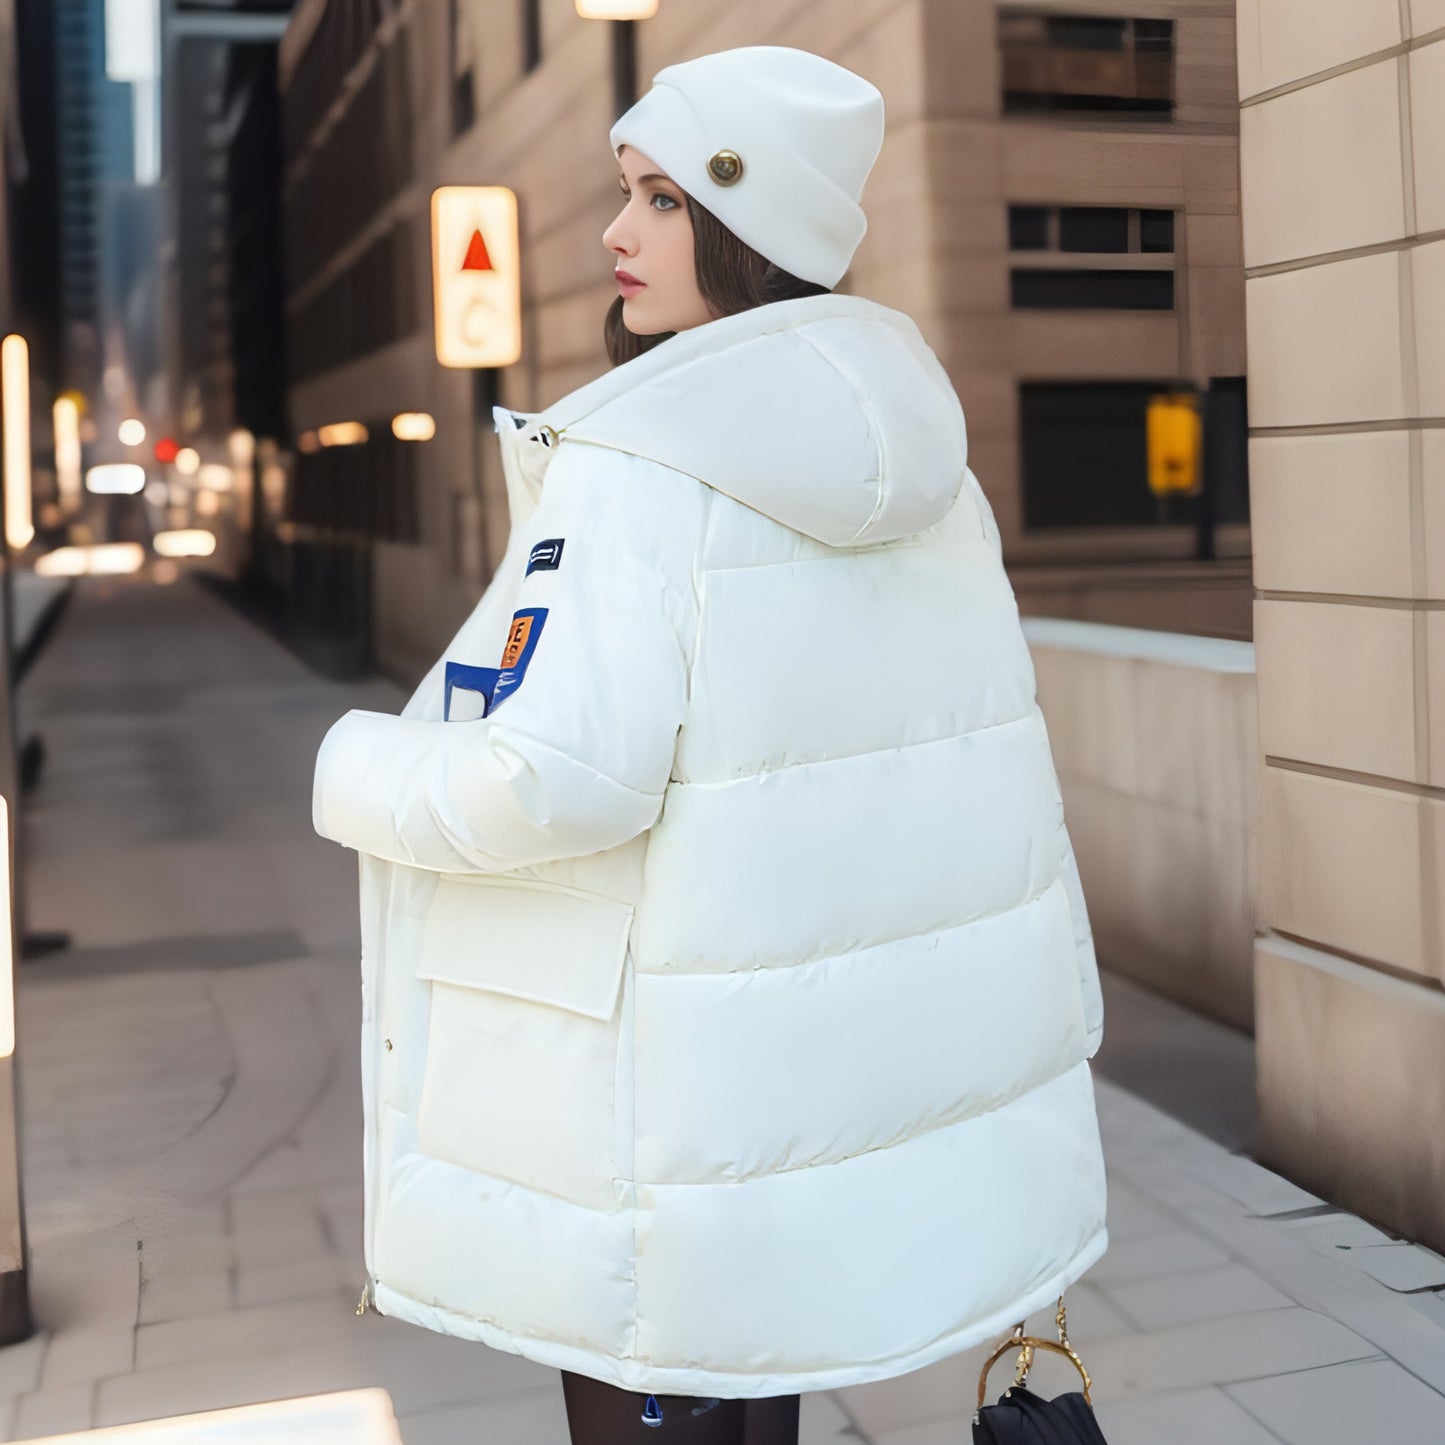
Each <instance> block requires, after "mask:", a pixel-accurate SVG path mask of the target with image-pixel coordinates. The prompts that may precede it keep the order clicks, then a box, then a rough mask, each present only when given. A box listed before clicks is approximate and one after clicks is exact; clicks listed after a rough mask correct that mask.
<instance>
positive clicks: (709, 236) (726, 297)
mask: <svg viewBox="0 0 1445 1445" xmlns="http://www.w3.org/2000/svg"><path fill="white" fill-rule="evenodd" d="M683 196H684V198H685V200H686V201H687V214H688V215H689V216H690V217H691V218H692V259H693V265H694V266H695V267H696V269H697V289H698V290H699V291H700V292H702V299H703V300H704V301H706V302H707V304H708V309H709V310H710V311H712V312H713V314H714V316H718V317H722V316H733V315H736V314H737V313H738V312H739V311H751V310H752V308H753V307H754V306H766V305H768V303H769V302H772V301H793V300H796V299H797V298H799V297H802V296H826V295H827V294H828V292H829V288H828V287H827V286H821V285H819V284H818V283H817V282H816V281H803V280H800V279H799V278H798V277H797V276H794V275H793V274H792V273H791V272H789V271H784V270H783V268H782V267H781V266H775V265H774V264H773V263H772V262H771V261H769V260H768V259H767V257H766V256H763V255H761V254H760V253H759V252H757V251H755V250H753V248H752V247H751V246H749V245H748V244H747V243H746V242H744V241H740V240H738V238H737V237H736V236H735V235H733V233H732V232H731V231H730V230H728V228H727V227H726V226H724V225H723V223H722V222H721V221H720V220H718V218H717V217H716V216H715V215H713V213H712V212H711V211H709V210H708V209H707V208H706V207H705V206H703V205H701V204H700V203H699V202H697V201H695V200H693V198H692V197H691V196H689V195H688V194H687V192H685V191H684V192H683ZM676 334H677V333H676V332H675V331H659V332H657V333H655V334H654V335H652V336H637V335H634V333H632V332H631V331H629V330H628V329H627V327H626V326H624V325H623V324H622V297H621V296H618V297H617V298H616V299H615V300H614V301H613V303H612V305H611V306H609V307H608V308H607V319H606V320H605V321H604V322H603V323H602V335H603V338H604V340H605V341H606V343H607V355H608V356H609V357H611V358H612V364H613V365H614V366H618V365H620V364H621V363H622V362H624V361H631V360H632V359H633V358H634V357H637V356H641V355H642V353H643V352H644V351H651V350H652V348H653V347H654V346H657V345H658V344H659V343H661V342H663V341H666V340H667V339H668V337H670V336H675V335H676Z"/></svg>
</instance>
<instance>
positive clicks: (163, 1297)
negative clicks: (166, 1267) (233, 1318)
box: [140, 1269, 231, 1324]
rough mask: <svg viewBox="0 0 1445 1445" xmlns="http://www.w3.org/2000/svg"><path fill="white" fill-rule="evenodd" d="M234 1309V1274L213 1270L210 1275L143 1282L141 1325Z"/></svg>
mask: <svg viewBox="0 0 1445 1445" xmlns="http://www.w3.org/2000/svg"><path fill="white" fill-rule="evenodd" d="M230 1307H231V1271H230V1270H229V1269H219V1270H216V1269H213V1270H212V1271H211V1273H209V1274H182V1275H176V1276H175V1277H173V1278H172V1277H166V1276H162V1277H161V1278H160V1279H143V1280H142V1281H141V1290H140V1319H141V1323H142V1324H157V1323H159V1322H160V1321H162V1320H177V1319H184V1318H185V1317H186V1316H188V1315H204V1314H209V1313H211V1312H212V1311H214V1310H224V1309H230Z"/></svg>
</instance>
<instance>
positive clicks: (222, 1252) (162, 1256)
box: [140, 1234, 236, 1281]
mask: <svg viewBox="0 0 1445 1445" xmlns="http://www.w3.org/2000/svg"><path fill="white" fill-rule="evenodd" d="M235 1257H236V1251H235V1246H234V1245H233V1244H232V1243H231V1240H230V1238H229V1236H227V1235H224V1234H216V1235H204V1236H194V1237H191V1236H188V1237H185V1238H180V1239H172V1238H155V1237H150V1238H147V1239H145V1240H143V1241H142V1242H141V1256H140V1259H141V1265H140V1269H141V1279H142V1280H143V1281H144V1280H148V1279H158V1278H167V1279H169V1278H175V1277H179V1276H182V1275H188V1274H212V1273H215V1272H216V1271H221V1272H224V1271H225V1270H227V1269H229V1268H230V1267H231V1265H232V1264H233V1263H234V1262H235Z"/></svg>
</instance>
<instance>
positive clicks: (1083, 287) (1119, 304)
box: [1009, 268, 1174, 311]
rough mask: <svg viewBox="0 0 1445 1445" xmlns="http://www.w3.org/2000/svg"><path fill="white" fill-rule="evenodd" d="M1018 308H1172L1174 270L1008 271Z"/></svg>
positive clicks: (1163, 309)
mask: <svg viewBox="0 0 1445 1445" xmlns="http://www.w3.org/2000/svg"><path fill="white" fill-rule="evenodd" d="M1009 301H1010V304H1011V305H1012V306H1013V307H1014V309H1015V310H1019V311H1028V310H1042V311H1172V310H1173V309H1174V273H1173V272H1172V271H1088V270H1076V269H1072V268H1071V269H1069V270H1060V271H1055V270H1053V269H1049V270H1041V269H1036V268H1030V269H1027V270H1024V269H1020V268H1015V269H1014V270H1012V271H1010V272H1009Z"/></svg>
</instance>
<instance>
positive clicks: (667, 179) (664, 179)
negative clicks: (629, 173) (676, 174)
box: [617, 171, 677, 186]
mask: <svg viewBox="0 0 1445 1445" xmlns="http://www.w3.org/2000/svg"><path fill="white" fill-rule="evenodd" d="M643 181H661V182H662V183H663V184H664V185H668V186H675V185H676V184H677V182H676V181H675V180H673V179H672V177H671V176H661V175H658V174H657V172H656V171H654V172H653V173H652V174H651V175H646V176H638V178H637V183H638V185H641V184H642V182H643ZM617 183H618V184H619V185H623V186H625V185H626V184H627V177H626V176H618V177H617Z"/></svg>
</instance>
